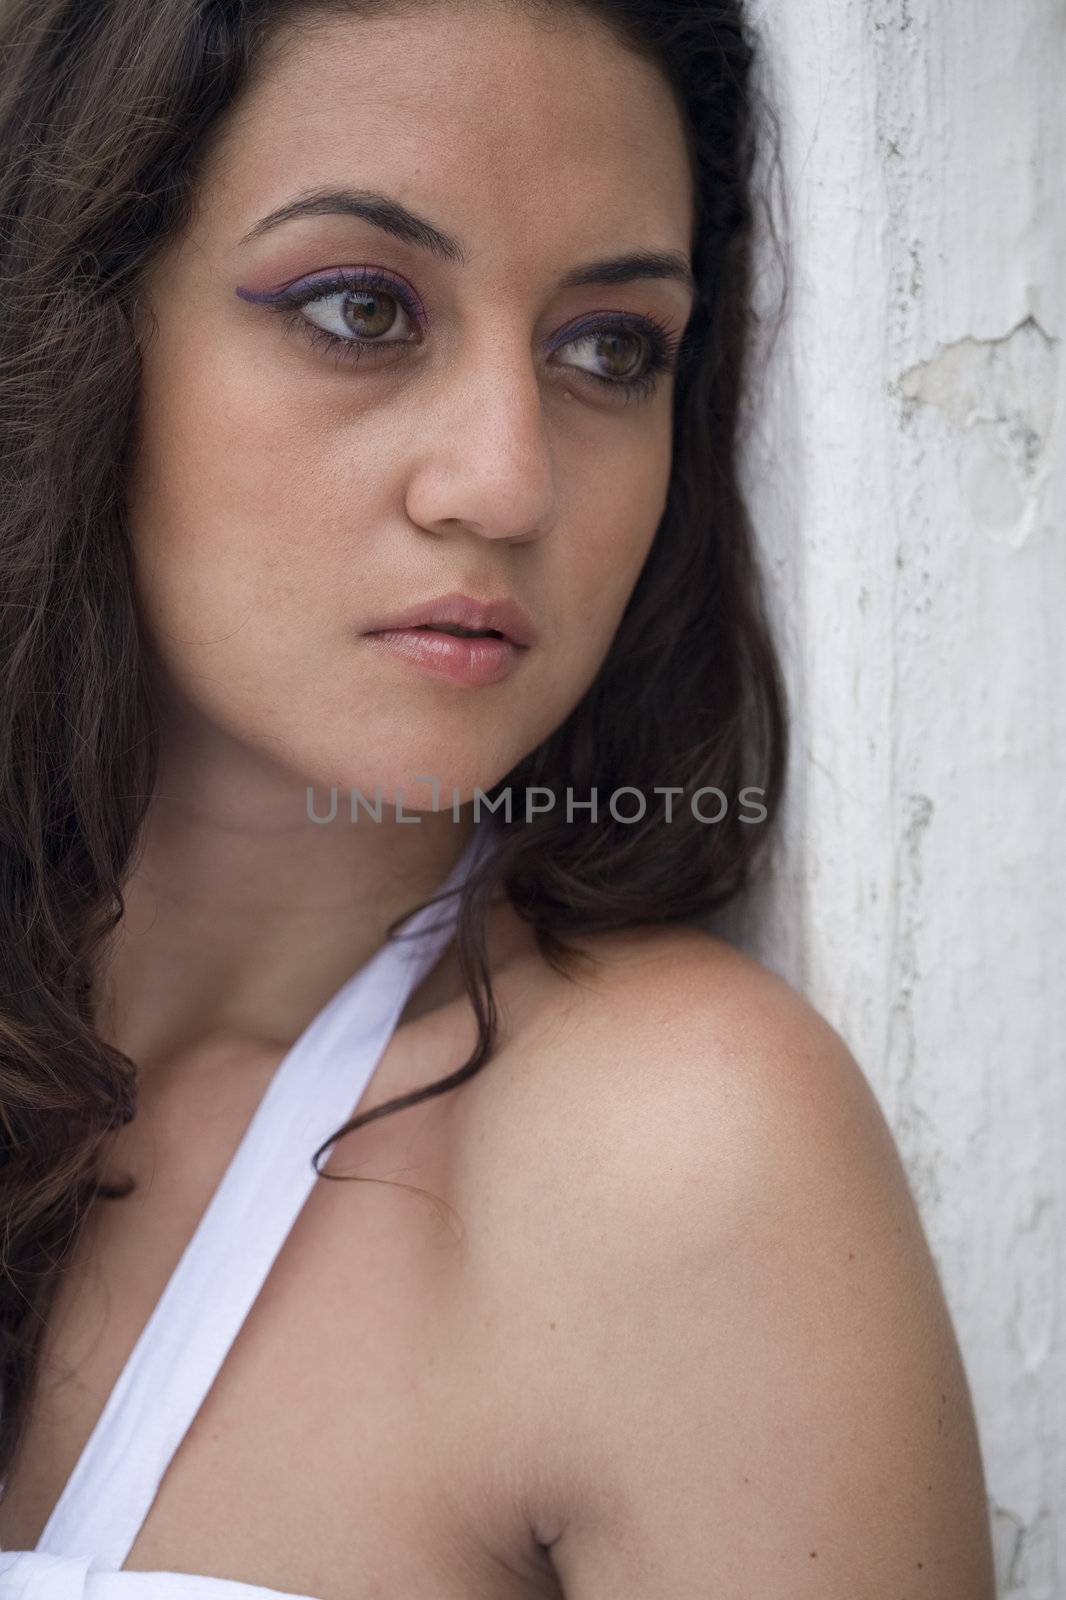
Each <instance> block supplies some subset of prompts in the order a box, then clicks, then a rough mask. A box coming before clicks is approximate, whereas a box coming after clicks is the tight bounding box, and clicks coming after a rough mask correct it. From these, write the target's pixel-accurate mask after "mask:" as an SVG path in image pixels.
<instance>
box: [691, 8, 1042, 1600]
mask: <svg viewBox="0 0 1066 1600" xmlns="http://www.w3.org/2000/svg"><path fill="white" fill-rule="evenodd" d="M756 16H757V19H758V21H759V24H760V27H761V31H762V32H763V35H764V38H765V40H766V44H767V51H768V63H769V70H770V74H771V81H770V82H769V84H768V90H769V93H770V95H771V98H772V99H773V100H774V101H775V102H776V104H777V105H778V108H779V112H780V115H781V119H782V132H783V138H784V146H783V155H784V180H785V181H784V197H785V200H786V202H787V207H788V218H787V222H786V225H785V226H786V241H787V248H788V251H789V257H790V259H789V262H788V274H789V281H790V294H791V301H790V306H789V308H788V312H787V317H786V321H785V324H784V327H783V330H782V333H781V335H780V337H779V339H778V341H777V344H776V346H775V347H774V350H773V353H772V357H771V359H770V361H769V366H768V367H767V368H766V369H765V370H762V371H761V372H760V373H759V375H758V380H757V385H756V387H755V389H754V390H753V395H752V421H751V444H750V447H749V454H748V462H747V468H746V470H747V473H748V477H749V483H750V486H751V496H752V502H753V509H754V512H755V516H756V520H757V522H758V525H759V529H760V538H761V541H762V546H763V552H764V560H765V563H766V566H767V570H768V572H769V574H770V578H771V589H772V598H773V604H774V609H775V614H776V619H777V624H778V629H779V634H780V637H781V639H782V642H783V646H784V650H785V655H786V660H787V667H788V675H789V681H790V693H791V697H792V702H793V706H792V710H793V727H794V730H795V750H794V754H793V763H792V770H791V778H790V786H791V787H790V798H789V806H788V815H787V818H786V828H785V834H784V845H783V849H782V851H781V854H780V858H779V860H778V862H777V865H776V870H775V872H774V875H773V879H772V882H771V883H770V884H768V886H767V888H766V889H765V890H764V891H762V892H761V893H760V895H759V896H758V898H757V899H756V900H755V901H753V902H752V903H751V904H749V905H748V906H746V907H743V908H739V909H738V910H737V911H736V912H735V913H733V914H732V916H731V917H730V918H729V919H726V920H725V921H724V923H723V926H724V928H725V931H727V932H731V933H733V935H734V936H735V937H738V938H740V939H741V940H742V941H743V942H746V943H747V944H748V945H749V946H750V947H751V948H753V949H754V950H755V952H756V953H757V954H759V955H761V956H762V958H763V959H764V960H766V961H768V963H769V964H770V965H771V966H774V967H775V968H777V970H779V971H781V972H783V973H784V974H785V976H787V977H788V978H789V979H790V980H791V981H793V982H794V983H796V984H797V985H798V986H799V987H800V988H802V989H803V990H804V991H805V992H806V993H807V994H808V995H809V997H810V998H811V999H812V1000H813V1001H814V1003H815V1004H816V1005H817V1006H818V1008H819V1009H820V1010H821V1011H822V1012H823V1013H824V1014H825V1015H826V1016H827V1017H828V1018H829V1019H830V1021H831V1022H832V1023H833V1024H834V1025H835V1026H836V1027H837V1028H838V1029H839V1030H840V1032H841V1033H842V1034H843V1035H844V1037H845V1038H846V1039H847V1041H848V1043H849V1045H850V1046H851V1048H852V1050H853V1052H854V1054H855V1056H856V1058H857V1059H858V1061H859V1063H860V1065H861V1066H862V1068H863V1070H864V1072H865V1073H866V1075H867V1077H868V1078H869V1080H870V1082H871V1084H872V1086H873V1088H874V1090H875V1092H876V1093H877V1095H878V1098H879V1100H880V1103H881V1105H882V1107H883V1109H884V1110H885V1113H886V1116H887V1117H888V1120H889V1122H890V1125H891V1126H892V1128H893V1130H894V1133H895V1136H896V1140H897V1144H898V1146H899V1149H900V1153H901V1155H902V1157H903V1160H904V1164H905V1166H906V1168H907V1171H908V1175H909V1177H910V1180H911V1184H912V1189H913V1192H914V1195H915V1198H916V1200H917V1202H918V1205H919V1208H920V1210H921V1213H922V1216H923V1221H924V1223H925V1227H926V1232H927V1236H928V1237H929V1241H930V1244H931V1246H932V1249H933V1253H934V1256H935V1258H936V1260H937V1264H938V1267H939V1269H940V1273H941V1279H942V1282H943V1284H944V1288H945V1293H946V1295H947V1298H948V1302H949V1305H950V1307H951V1311H952V1315H953V1317H954V1320H955V1325H956V1328H957V1331H958V1335H959V1342H960V1345H961V1346H962V1350H963V1355H964V1359H965V1361H966V1366H967V1371H968V1373H969V1376H970V1382H971V1388H972V1390H973V1394H974V1403H975V1407H976V1410H977V1414H978V1423H979V1427H980V1431H981V1438H982V1451H983V1455H984V1459H985V1468H986V1474H987V1477H988V1487H989V1500H990V1505H989V1516H990V1520H991V1523H992V1527H993V1534H994V1541H995V1548H996V1562H997V1575H998V1584H999V1594H1000V1596H1001V1597H1002V1600H1023V1597H1024V1600H1064V1597H1066V1301H1064V1298H1063V1293H1062V1284H1063V1281H1064V1269H1066V1232H1064V1228H1063V1213H1064V1209H1066V1043H1064V1041H1066V845H1064V840H1066V737H1064V735H1066V625H1064V619H1066V428H1064V409H1066V404H1064V387H1066V384H1064V369H1063V350H1064V346H1063V339H1064V334H1066V185H1064V183H1063V179H1062V174H1063V173H1064V172H1066V97H1064V90H1063V85H1064V84H1066V0H1012V4H1011V5H1010V6H1004V5H1001V4H998V3H996V0H937V4H936V5H932V4H929V3H928V0H926V3H922V0H809V3H807V4H804V5H802V6H797V5H795V4H794V3H793V0H761V3H760V4H758V5H757V8H756ZM774 281H775V280H774V272H773V261H772V257H771V256H769V255H768V256H767V257H766V263H765V267H764V275H763V280H762V282H763V294H764V295H765V296H766V300H767V304H769V303H770V300H771V299H772V289H773V284H774Z"/></svg>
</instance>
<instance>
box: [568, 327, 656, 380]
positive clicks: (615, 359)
mask: <svg viewBox="0 0 1066 1600" xmlns="http://www.w3.org/2000/svg"><path fill="white" fill-rule="evenodd" d="M582 342H585V341H582ZM589 342H591V343H594V344H595V345H596V349H597V353H598V354H599V355H600V358H601V360H606V362H607V372H606V376H607V377H609V378H613V379H615V381H616V382H619V383H625V382H626V381H627V380H628V379H630V378H632V377H633V376H634V374H635V373H636V372H637V371H639V369H640V364H641V360H642V356H643V347H644V340H643V339H642V338H641V337H640V335H639V334H636V333H626V332H616V333H601V334H598V335H597V336H596V338H595V339H594V340H592V341H589ZM627 345H628V347H629V349H628V354H627V350H626V347H627Z"/></svg>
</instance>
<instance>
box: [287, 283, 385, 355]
mask: <svg viewBox="0 0 1066 1600" xmlns="http://www.w3.org/2000/svg"><path fill="white" fill-rule="evenodd" d="M299 315H300V316H301V317H303V319H304V320H305V321H307V322H310V323H313V325H314V326H315V327H316V328H320V329H321V330H322V331H323V332H324V333H328V334H331V335H333V337H335V338H339V339H342V340H343V339H346V338H347V339H349V340H350V339H359V340H363V339H365V340H366V341H367V342H368V343H375V342H380V343H382V344H400V343H405V342H407V340H408V339H409V337H410V333H409V330H407V329H405V328H404V319H405V318H407V317H408V312H407V311H406V309H405V308H404V306H403V305H402V304H401V302H400V299H399V296H398V295H394V294H390V292H389V290H388V289H381V288H378V287H376V286H374V285H371V286H368V287H367V288H362V289H360V288H354V289H335V290H333V291H332V292H331V293H329V294H323V295H319V296H317V297H316V298H315V299H313V300H307V301H305V303H304V304H303V306H302V308H301V309H300V312H299ZM397 330H399V331H400V332H401V334H402V337H401V338H400V339H395V338H386V337H385V335H386V334H392V333H395V332H396V331H397Z"/></svg>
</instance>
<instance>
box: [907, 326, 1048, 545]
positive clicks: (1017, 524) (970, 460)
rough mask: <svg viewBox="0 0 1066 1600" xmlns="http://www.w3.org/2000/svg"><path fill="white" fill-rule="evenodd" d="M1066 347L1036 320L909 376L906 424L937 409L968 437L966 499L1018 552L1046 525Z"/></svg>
mask: <svg viewBox="0 0 1066 1600" xmlns="http://www.w3.org/2000/svg"><path fill="white" fill-rule="evenodd" d="M1059 359H1060V358H1059V342H1058V340H1057V339H1053V338H1052V337H1051V336H1050V335H1049V334H1047V333H1045V332H1044V330H1043V328H1042V327H1041V326H1040V324H1039V323H1038V322H1037V320H1036V318H1035V317H1032V316H1030V317H1026V318H1025V319H1024V321H1022V322H1020V323H1018V325H1017V327H1015V328H1012V329H1011V331H1010V332H1009V333H1006V334H1004V335H1003V336H1002V337H1001V338H998V339H974V338H965V339H959V340H956V341H955V343H953V344H949V345H946V346H945V347H944V348H943V349H942V350H941V351H940V352H939V354H938V355H936V356H934V357H933V358H932V359H931V360H929V361H921V362H919V363H918V364H917V365H916V366H913V367H910V368H909V369H908V370H907V371H906V372H904V373H902V374H901V376H900V378H899V379H898V382H897V384H896V385H895V386H894V387H895V389H896V391H897V392H898V394H899V395H900V396H901V397H902V398H903V401H904V403H905V410H904V421H907V420H909V418H910V417H911V416H912V415H913V412H914V410H915V408H916V407H917V406H921V405H925V406H933V407H935V408H936V409H937V410H938V411H939V412H941V414H942V415H943V416H944V418H945V419H946V420H947V422H948V423H949V425H950V426H951V427H952V429H954V430H955V432H956V433H958V434H960V435H961V436H962V438H961V441H960V449H959V471H960V482H961V489H962V496H963V499H964V501H965V503H966V505H967V507H968V509H969V511H970V513H971V515H972V516H973V519H974V521H975V523H976V524H977V526H978V527H979V528H981V529H983V530H984V532H985V533H987V535H988V536H989V538H991V539H993V540H994V541H995V542H997V543H1000V544H1005V545H1008V546H1009V547H1010V548H1012V549H1019V548H1020V547H1021V546H1022V545H1023V544H1025V543H1026V542H1027V541H1028V540H1029V539H1030V538H1031V537H1032V535H1033V534H1034V532H1037V531H1039V529H1040V528H1041V527H1042V526H1043V509H1044V504H1043V502H1044V490H1045V487H1046V484H1047V482H1048V478H1049V475H1050V466H1051V460H1050V458H1051V451H1050V448H1049V446H1050V441H1051V438H1052V435H1053V430H1054V421H1055V402H1056V395H1057V393H1058V390H1059V379H1060V373H1059Z"/></svg>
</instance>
